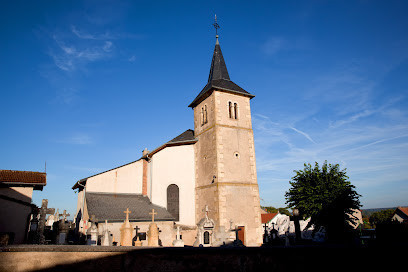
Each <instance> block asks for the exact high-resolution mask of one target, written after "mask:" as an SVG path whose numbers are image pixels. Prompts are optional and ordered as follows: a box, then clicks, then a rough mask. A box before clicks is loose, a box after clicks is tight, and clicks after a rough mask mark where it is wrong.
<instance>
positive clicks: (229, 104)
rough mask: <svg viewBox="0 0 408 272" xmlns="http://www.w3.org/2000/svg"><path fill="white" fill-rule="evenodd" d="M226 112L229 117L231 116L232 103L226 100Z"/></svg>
mask: <svg viewBox="0 0 408 272" xmlns="http://www.w3.org/2000/svg"><path fill="white" fill-rule="evenodd" d="M228 112H229V118H232V103H231V102H228Z"/></svg>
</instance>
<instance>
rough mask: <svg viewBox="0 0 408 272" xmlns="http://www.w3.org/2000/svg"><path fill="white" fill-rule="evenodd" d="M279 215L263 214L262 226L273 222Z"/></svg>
mask: <svg viewBox="0 0 408 272" xmlns="http://www.w3.org/2000/svg"><path fill="white" fill-rule="evenodd" d="M277 214H278V213H264V214H261V220H262V224H266V223H268V222H269V221H271V220H272V219H273V218H274V217H275V216H276V215H277Z"/></svg>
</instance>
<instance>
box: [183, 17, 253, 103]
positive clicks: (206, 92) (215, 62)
mask: <svg viewBox="0 0 408 272" xmlns="http://www.w3.org/2000/svg"><path fill="white" fill-rule="evenodd" d="M213 25H214V28H215V30H216V36H215V37H216V42H215V48H214V53H213V57H212V60H211V68H210V74H209V76H208V82H207V85H205V87H204V88H203V89H202V90H201V92H200V93H199V94H198V95H197V97H196V98H195V99H194V100H193V102H191V104H190V105H189V107H191V108H194V107H195V106H197V105H198V104H199V103H200V102H201V101H203V100H204V99H206V98H207V97H208V96H210V95H211V93H212V92H213V91H214V90H218V91H222V92H229V93H234V94H237V95H243V96H246V97H249V98H253V97H255V96H254V95H252V94H250V93H248V92H247V91H245V90H244V89H242V88H241V87H240V86H238V85H237V84H235V83H234V82H232V81H231V79H230V77H229V74H228V70H227V65H226V64H225V60H224V57H223V55H222V52H221V46H220V43H219V41H218V28H220V27H219V25H218V23H217V17H215V23H214V24H213Z"/></svg>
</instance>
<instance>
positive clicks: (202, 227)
mask: <svg viewBox="0 0 408 272" xmlns="http://www.w3.org/2000/svg"><path fill="white" fill-rule="evenodd" d="M203 211H205V217H204V218H202V219H201V220H200V221H199V222H198V224H197V237H196V240H195V242H194V244H193V246H194V247H210V246H212V245H213V241H212V235H213V232H214V226H215V223H214V220H212V219H211V218H209V217H208V213H209V212H210V210H209V208H208V206H207V205H205V208H204V209H203Z"/></svg>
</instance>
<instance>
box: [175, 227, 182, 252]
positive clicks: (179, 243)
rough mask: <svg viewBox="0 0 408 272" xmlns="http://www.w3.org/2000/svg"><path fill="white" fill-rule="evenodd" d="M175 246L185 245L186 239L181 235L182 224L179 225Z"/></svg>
mask: <svg viewBox="0 0 408 272" xmlns="http://www.w3.org/2000/svg"><path fill="white" fill-rule="evenodd" d="M173 246H174V247H184V241H183V240H181V237H180V226H177V234H176V240H174V241H173Z"/></svg>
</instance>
